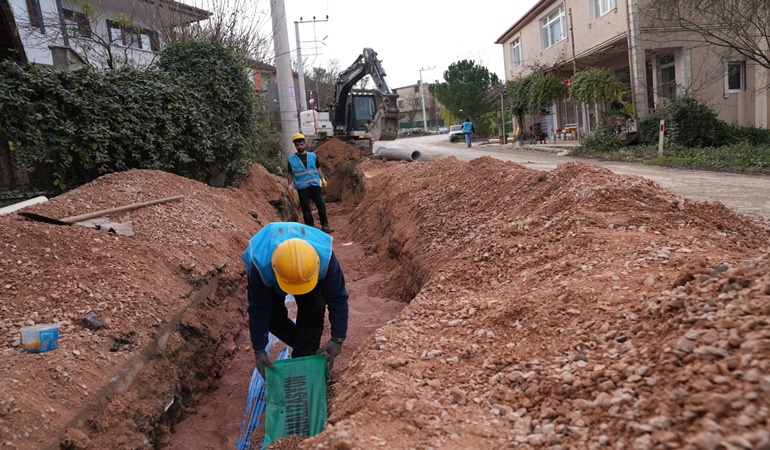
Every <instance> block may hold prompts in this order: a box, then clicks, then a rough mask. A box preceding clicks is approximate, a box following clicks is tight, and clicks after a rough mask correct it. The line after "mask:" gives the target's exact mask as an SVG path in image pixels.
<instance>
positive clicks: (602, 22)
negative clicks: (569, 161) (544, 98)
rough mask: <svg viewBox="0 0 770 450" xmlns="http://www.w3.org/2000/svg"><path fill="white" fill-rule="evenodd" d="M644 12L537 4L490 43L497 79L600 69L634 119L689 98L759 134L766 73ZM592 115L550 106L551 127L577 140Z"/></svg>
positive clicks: (613, 1) (616, 5)
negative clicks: (575, 131) (497, 55)
mask: <svg viewBox="0 0 770 450" xmlns="http://www.w3.org/2000/svg"><path fill="white" fill-rule="evenodd" d="M649 8H650V1H649V0H639V1H636V0H541V1H539V2H537V4H535V5H534V6H533V7H532V8H531V9H530V10H529V11H528V12H527V13H526V14H525V15H524V16H523V17H522V18H521V19H519V21H517V22H516V23H514V24H513V25H512V26H511V27H510V28H508V29H507V30H506V31H505V32H504V33H503V34H502V35H501V36H500V37H499V38H498V40H497V41H496V43H497V44H500V45H501V46H502V47H503V55H504V60H505V77H506V79H507V80H512V79H515V78H516V77H518V76H522V75H526V74H527V73H529V72H531V71H532V70H533V68H534V67H553V68H556V70H557V72H559V73H560V74H561V75H562V76H563V78H564V79H569V78H570V77H571V76H572V75H573V73H574V72H575V71H580V70H581V69H583V68H586V67H592V66H593V67H603V68H606V69H609V70H611V71H613V72H614V73H615V74H616V75H617V76H618V78H619V79H620V80H621V81H623V82H624V83H626V85H627V86H628V92H626V93H623V96H624V98H623V101H624V102H625V103H628V104H630V105H632V109H633V112H632V114H633V116H634V118H636V119H639V118H644V117H646V116H648V115H649V113H650V112H652V111H654V110H656V109H658V108H661V107H663V106H666V105H667V103H668V101H670V99H671V98H673V97H674V96H678V95H691V96H693V97H695V98H698V99H699V100H701V101H703V102H704V103H705V104H707V105H709V106H710V107H711V108H713V109H714V110H715V111H716V112H717V114H718V115H719V118H720V119H722V120H724V121H726V122H728V123H737V124H740V125H744V126H749V125H753V126H757V127H762V128H767V126H768V100H767V90H766V89H764V87H765V86H767V82H766V81H765V80H766V79H767V69H765V68H763V67H760V66H759V65H758V64H756V63H752V62H749V61H746V60H745V58H741V57H739V56H737V55H735V54H732V53H730V52H729V51H725V50H724V49H721V48H718V47H716V46H713V45H708V44H705V43H704V42H702V43H700V44H699V45H694V42H697V36H694V35H692V34H691V33H688V32H686V31H684V30H683V29H681V28H679V27H677V26H675V25H673V24H672V25H667V26H663V25H662V24H661V23H660V22H656V21H655V20H652V18H651V17H652V12H653V11H652V10H651V9H649ZM598 114H599V111H588V110H586V109H585V108H584V107H582V106H579V107H578V108H575V105H572V104H571V103H570V102H569V99H561V100H560V101H559V102H557V104H555V105H553V120H554V128H558V127H561V128H564V127H565V126H567V125H569V124H574V123H578V124H579V126H580V129H581V130H582V131H583V132H584V133H585V132H586V131H590V130H591V129H592V128H593V127H595V126H596V120H597V116H598ZM576 116H577V117H576Z"/></svg>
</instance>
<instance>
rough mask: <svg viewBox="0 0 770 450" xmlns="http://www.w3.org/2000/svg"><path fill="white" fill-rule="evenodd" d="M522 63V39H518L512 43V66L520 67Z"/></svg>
mask: <svg viewBox="0 0 770 450" xmlns="http://www.w3.org/2000/svg"><path fill="white" fill-rule="evenodd" d="M521 63H522V61H521V38H516V39H514V40H513V42H511V65H512V66H513V67H519V66H521Z"/></svg>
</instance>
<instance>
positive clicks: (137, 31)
mask: <svg viewBox="0 0 770 450" xmlns="http://www.w3.org/2000/svg"><path fill="white" fill-rule="evenodd" d="M107 28H109V30H110V42H112V43H113V44H118V45H122V46H125V47H131V48H141V49H142V50H152V51H154V52H157V51H159V50H160V41H159V40H158V34H157V33H156V32H154V31H152V30H147V29H142V28H136V27H130V26H129V27H124V26H121V25H120V24H119V23H118V22H113V21H112V20H108V21H107Z"/></svg>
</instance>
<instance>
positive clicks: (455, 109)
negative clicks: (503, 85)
mask: <svg viewBox="0 0 770 450" xmlns="http://www.w3.org/2000/svg"><path fill="white" fill-rule="evenodd" d="M444 80H445V81H444V82H442V83H435V84H432V85H430V88H429V89H430V92H431V93H432V94H433V95H435V96H436V99H437V100H438V101H439V102H441V104H442V105H444V107H445V109H447V110H449V111H451V112H452V115H455V116H457V117H460V120H464V119H465V118H466V117H468V118H470V119H471V120H472V121H474V122H476V123H477V124H479V125H481V123H482V118H483V117H484V115H485V114H487V113H488V112H490V111H492V110H496V109H497V103H495V102H494V101H489V100H487V93H488V91H489V89H490V88H491V87H492V86H495V85H497V84H499V83H500V80H499V79H498V78H497V75H496V74H494V73H492V74H490V73H489V70H487V68H486V67H483V66H480V65H477V64H476V63H475V62H474V61H471V60H462V61H458V62H456V63H453V64H451V65H450V66H449V68H448V69H447V70H446V71H445V72H444ZM460 110H462V112H460ZM477 131H479V134H481V130H477Z"/></svg>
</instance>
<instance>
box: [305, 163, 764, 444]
mask: <svg viewBox="0 0 770 450" xmlns="http://www.w3.org/2000/svg"><path fill="white" fill-rule="evenodd" d="M362 169H363V170H364V172H366V171H367V170H374V171H377V173H379V175H377V176H375V177H372V178H367V177H364V179H366V180H367V182H366V184H365V196H364V198H363V201H362V202H361V205H360V206H359V207H358V209H357V210H356V211H355V213H354V215H353V220H352V221H353V225H354V226H355V227H356V229H358V230H360V231H359V232H358V238H360V239H362V240H364V241H365V243H366V244H365V245H367V251H368V253H369V254H370V255H379V256H382V257H387V258H390V259H392V261H393V262H394V265H393V266H391V267H392V269H391V270H392V271H393V272H394V273H393V275H392V277H391V279H393V280H400V284H401V285H402V286H404V285H407V286H409V288H408V289H404V291H405V292H406V291H409V292H416V293H417V295H416V297H415V299H414V300H413V301H412V302H411V304H410V305H409V306H408V307H407V308H406V309H405V310H404V312H403V313H402V314H401V315H400V316H399V317H397V318H396V319H395V320H393V321H392V322H391V323H390V324H388V325H387V326H385V327H383V328H382V329H380V330H378V331H377V332H376V333H375V336H374V337H372V338H371V339H369V340H368V341H367V342H366V343H365V345H364V346H363V347H362V348H361V349H360V350H359V353H358V355H357V357H356V358H355V359H354V361H353V363H352V365H351V367H349V368H348V370H347V371H346V372H345V373H344V374H343V376H342V377H341V379H340V380H339V381H338V383H337V386H338V388H337V393H338V395H337V396H336V398H335V399H334V400H333V402H332V411H333V414H332V416H331V422H333V423H334V426H333V427H330V428H329V429H327V430H326V431H325V432H324V433H323V434H322V435H320V436H317V437H315V438H312V439H309V440H308V441H306V442H305V443H304V444H303V448H319V447H317V446H319V445H323V446H324V447H331V448H369V447H371V446H375V445H383V446H387V447H389V448H429V447H432V448H502V447H509V446H515V445H524V446H529V447H542V446H561V447H569V448H575V447H594V446H602V445H608V444H612V445H615V446H616V447H618V448H626V447H630V446H633V447H634V448H652V447H656V446H660V447H663V448H674V447H688V446H691V447H693V448H695V447H697V448H716V447H717V446H718V445H724V446H726V447H731V446H743V448H750V447H752V446H760V445H770V441H768V432H767V429H768V427H767V426H768V423H767V422H768V416H769V415H770V408H769V407H770V404H769V403H768V397H767V395H766V393H767V392H768V391H770V388H769V387H768V386H770V385H768V383H770V378H767V377H766V376H765V375H763V374H764V373H765V370H766V368H767V366H768V364H770V358H769V356H770V354H769V353H768V350H770V346H769V345H770V340H768V338H769V337H770V334H768V333H767V332H766V331H764V329H763V328H764V327H765V326H766V324H767V322H768V316H767V314H766V312H767V311H768V310H769V309H770V297H768V296H767V292H768V287H767V286H768V280H770V278H768V276H767V268H768V262H767V257H766V256H763V252H766V251H767V245H768V232H767V230H766V229H764V228H762V227H760V226H758V225H756V224H754V223H752V222H749V221H747V220H744V219H741V218H740V217H738V216H736V215H734V214H733V213H731V212H730V211H729V210H727V209H726V208H724V207H723V206H722V205H720V204H706V203H693V202H691V201H688V200H685V199H683V198H681V197H678V196H676V195H674V194H672V193H670V192H668V191H665V190H663V189H661V188H659V187H658V186H656V185H655V184H654V183H652V182H650V181H648V180H645V179H641V178H637V177H630V176H619V175H615V174H613V173H611V172H609V171H607V170H604V169H601V168H599V167H596V166H593V165H590V164H584V163H570V164H565V165H563V166H559V167H558V168H557V169H556V170H554V171H552V172H549V173H542V172H537V171H532V170H530V169H526V168H524V167H522V166H519V165H516V164H506V163H501V162H499V161H497V160H493V159H490V158H479V159H477V160H474V161H471V162H470V163H462V162H459V161H457V160H454V159H451V158H449V159H443V160H439V161H436V162H432V163H420V164H409V165H389V167H388V170H387V171H383V170H382V163H380V162H377V163H373V164H369V163H365V164H363V165H362ZM748 258H754V259H755V261H753V262H748V263H745V264H744V263H743V261H744V260H745V259H748ZM394 285H395V283H393V284H391V285H390V286H391V287H393V286H394Z"/></svg>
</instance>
